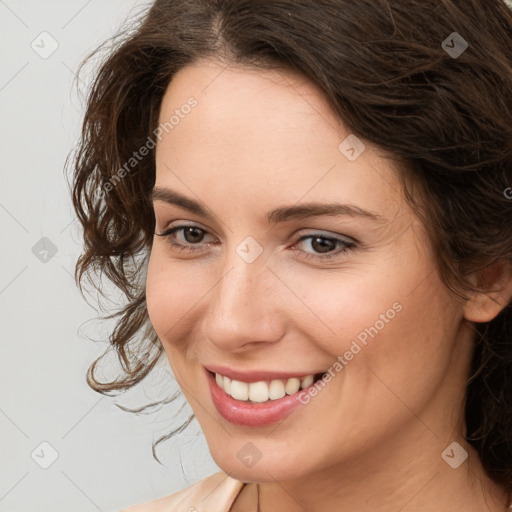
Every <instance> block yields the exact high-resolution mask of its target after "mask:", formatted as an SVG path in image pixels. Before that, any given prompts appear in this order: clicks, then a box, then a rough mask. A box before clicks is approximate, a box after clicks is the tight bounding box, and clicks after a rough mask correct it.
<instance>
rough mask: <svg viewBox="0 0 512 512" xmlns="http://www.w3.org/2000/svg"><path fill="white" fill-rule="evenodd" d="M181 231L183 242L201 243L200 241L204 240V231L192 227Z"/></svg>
mask: <svg viewBox="0 0 512 512" xmlns="http://www.w3.org/2000/svg"><path fill="white" fill-rule="evenodd" d="M182 229H183V237H184V238H185V241H187V242H189V243H191V244H194V243H198V242H202V240H203V238H204V234H205V232H204V230H202V229H200V228H197V227H194V226H189V227H186V228H182Z"/></svg>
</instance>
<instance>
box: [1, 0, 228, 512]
mask: <svg viewBox="0 0 512 512" xmlns="http://www.w3.org/2000/svg"><path fill="white" fill-rule="evenodd" d="M145 5H147V2H141V1H136V0H89V1H88V0H72V1H71V0H54V1H41V0H39V1H38V0H0V40H1V44H0V48H1V55H0V63H1V68H0V119H1V136H0V140H1V143H0V151H1V153H0V154H1V160H0V165H1V170H0V236H1V248H2V250H1V251H0V315H1V316H0V318H1V342H0V351H1V352H0V432H1V435H0V461H1V462H0V511H1V512H95V511H98V510H99V511H103V512H109V511H117V510H120V509H121V508H124V507H127V506H129V505H133V504H136V503H140V502H144V501H148V500H151V499H155V498H157V497H161V496H165V495H168V494H171V493H173V492H176V491H178V490H179V489H182V488H184V487H186V486H188V485H190V484H191V483H193V482H195V481H197V480H199V479H201V478H203V477H205V476H207V475H210V474H212V473H214V472H216V471H218V470H219V469H218V468H217V466H216V465H215V464H214V462H213V460H212V459H211V457H210V455H209V452H208V448H207V445H206V442H205V440H204V436H203V434H202V432H201V431H200V428H199V425H198V423H197V420H194V421H193V422H192V423H191V424H190V425H189V427H188V428H187V429H186V430H185V431H184V432H183V433H181V434H179V435H178V436H176V437H175V438H174V439H172V440H169V441H167V442H165V443H162V444H160V446H159V448H158V451H157V453H158V455H159V457H160V460H161V461H162V463H163V464H164V466H161V465H159V464H158V463H157V462H156V461H155V460H154V459H153V456H152V453H151V442H152V441H153V440H155V439H157V438H158V437H159V436H160V435H163V434H165V433H166V432H168V431H170V430H172V429H173V428H176V427H178V426H179V425H181V424H182V422H183V421H182V420H185V419H186V418H187V417H188V416H189V414H190V413H191V412H192V410H191V408H190V406H189V405H188V404H186V403H185V406H184V408H183V409H182V410H181V412H180V413H179V416H178V418H177V419H175V414H176V413H177V411H178V410H179V408H180V407H181V406H182V405H183V403H184V398H183V397H182V396H181V397H180V398H179V399H178V400H177V401H176V402H174V403H173V404H170V405H168V406H166V407H164V408H163V409H161V410H160V411H157V412H155V413H154V414H150V415H147V414H146V415H135V414H132V413H128V412H124V411H122V410H120V409H119V408H118V407H116V406H115V402H118V403H120V404H122V405H124V406H128V407H132V408H134V407H137V406H141V405H144V404H146V403H148V402H150V401H151V400H152V399H158V398H164V397H166V396H170V395H171V394H172V393H173V392H174V391H176V389H177V386H176V383H175V381H174V380H173V378H172V376H171V375H170V368H169V365H168V362H167V360H166V359H165V358H164V359H163V362H162V365H161V367H160V368H159V369H158V371H156V372H155V374H154V377H153V378H152V379H151V381H149V382H148V383H147V385H144V386H143V387H142V386H141V387H140V388H139V389H138V390H135V391H130V392H128V393H127V394H125V395H120V396H118V397H103V396H102V395H100V394H98V393H95V392H94V391H92V390H91V389H90V388H89V387H88V386H87V384H86V382H85V373H86V369H87V367H88V366H89V364H90V363H91V362H92V361H93V360H94V359H95V358H96V357H97V356H98V355H100V354H101V353H102V352H103V351H104V349H105V348H106V346H107V345H106V342H105V341H103V342H102V341H92V340H90V339H88V338H92V339H93V340H94V339H97V340H102V339H103V340H105V339H106V334H107V332H108V327H109V325H107V324H101V323H100V322H98V321H95V320H93V319H94V318H95V317H97V313H96V311H95V310H94V309H92V307H90V306H89V305H87V304H86V302H85V301H84V300H83V299H82V297H81V295H80V294H79V291H78V289H77V288H76V286H75V284H74V279H73V272H74V265H75V262H76V259H77V258H78V255H79V253H80V251H81V241H80V226H79V223H78V221H76V220H74V219H75V217H74V213H73V210H72V207H71V202H70V195H69V191H68V186H67V184H66V179H65V174H64V171H63V167H64V163H65V159H66V156H67V154H68V153H69V151H70V150H71V149H72V148H73V146H74V144H75V143H76V141H77V138H78V135H79V128H80V123H81V117H82V115H83V99H81V98H80V97H79V96H78V95H77V94H76V88H75V86H74V80H75V76H74V72H75V71H76V70H77V67H78V64H79V62H80V61H81V60H82V59H83V58H84V57H85V56H86V55H87V54H88V53H89V52H90V51H92V50H93V49H94V48H96V46H97V45H99V44H100V43H101V42H103V41H104V40H105V39H106V38H108V37H110V36H111V35H112V34H114V33H115V32H116V31H117V30H118V29H119V27H120V26H122V24H123V22H124V21H125V19H126V17H127V16H128V15H129V14H130V13H132V14H136V13H137V12H138V11H139V10H140V9H141V8H143V7H144V6H145ZM45 31H46V32H48V33H49V34H50V35H51V37H52V38H53V39H54V40H55V41H57V43H58V48H57V50H56V51H55V52H54V53H53V54H51V55H50V56H49V57H47V58H42V57H41V56H40V54H38V53H36V51H34V50H33V49H32V47H31V44H32V41H34V40H35V41H36V43H35V44H37V45H38V47H39V48H40V49H39V50H38V51H40V52H44V51H49V50H50V49H51V44H55V43H53V42H52V40H50V39H48V36H40V34H41V33H42V32H45ZM44 56H46V55H44ZM83 78H84V81H85V85H86V84H87V83H88V82H87V76H85V77H83ZM89 78H90V77H89ZM42 237H47V238H48V239H49V240H50V241H51V243H52V244H54V245H55V246H56V247H57V253H56V254H55V255H54V256H53V257H50V256H51V253H49V254H48V255H47V256H46V258H47V260H48V261H46V262H43V261H41V259H40V258H42V257H44V253H43V254H41V253H40V254H39V257H37V256H36V255H35V254H34V253H33V252H32V249H33V247H34V246H36V248H37V247H38V246H37V245H36V244H37V243H38V242H39V241H40V240H41V238H42ZM47 248H48V244H47ZM39 250H41V248H39ZM36 252H37V251H36ZM88 300H89V302H90V303H91V304H92V305H95V300H96V297H95V296H91V297H89V299H88ZM115 302H116V301H115V299H114V305H115ZM103 304H104V305H108V303H105V301H103ZM96 307H97V306H96ZM91 319H92V320H91ZM42 442H47V443H49V444H50V445H51V447H52V448H48V447H47V446H46V445H42V446H41V443H42ZM52 449H53V450H55V451H56V452H57V453H58V457H57V459H56V460H55V462H54V463H53V464H52V465H51V466H49V467H48V468H47V469H43V468H42V467H41V464H43V465H44V464H45V463H48V462H49V461H51V458H50V457H51V455H52ZM34 450H35V452H34ZM31 454H33V455H31ZM180 456H181V462H180ZM182 465H183V468H182Z"/></svg>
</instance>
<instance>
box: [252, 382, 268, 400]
mask: <svg viewBox="0 0 512 512" xmlns="http://www.w3.org/2000/svg"><path fill="white" fill-rule="evenodd" d="M249 400H251V401H252V402H266V401H267V400H268V386H267V385H266V384H265V383H264V382H251V383H250V384H249Z"/></svg>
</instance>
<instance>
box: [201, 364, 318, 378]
mask: <svg viewBox="0 0 512 512" xmlns="http://www.w3.org/2000/svg"><path fill="white" fill-rule="evenodd" d="M205 368H206V369H207V370H208V371H210V372H213V373H219V374H220V375H223V376H225V377H229V378H230V379H231V380H238V381H240V382H259V381H267V380H279V379H282V380H287V379H291V378H292V377H297V378H301V377H306V376H307V375H318V374H323V373H324V372H274V371H269V370H251V371H240V370H235V369H233V368H228V367H227V366H219V365H208V366H206V365H205Z"/></svg>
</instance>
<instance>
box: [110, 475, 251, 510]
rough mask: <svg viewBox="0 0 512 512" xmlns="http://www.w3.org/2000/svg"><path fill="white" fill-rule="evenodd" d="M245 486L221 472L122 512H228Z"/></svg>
mask: <svg viewBox="0 0 512 512" xmlns="http://www.w3.org/2000/svg"><path fill="white" fill-rule="evenodd" d="M243 486H244V483H243V482H240V481H239V480H235V479H234V478H231V477H229V476H228V475H226V473H224V472H222V471H219V472H218V473H215V474H213V475H210V476H208V477H206V478H203V480H200V481H199V482H196V483H195V484H193V485H191V486H189V487H187V488H186V489H183V490H181V491H178V492H177V493H174V494H171V495H169V496H165V497H163V498H159V499H157V500H153V501H148V502H146V503H140V504H138V505H134V506H132V507H129V508H125V509H123V510H121V511H120V512H173V511H175V510H176V511H178V510H179V511H180V512H203V511H205V512H206V511H208V512H228V511H229V508H230V507H231V505H232V503H233V502H234V500H235V498H236V497H237V496H238V494H239V493H240V491H241V489H242V487H243Z"/></svg>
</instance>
